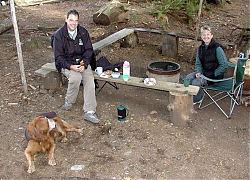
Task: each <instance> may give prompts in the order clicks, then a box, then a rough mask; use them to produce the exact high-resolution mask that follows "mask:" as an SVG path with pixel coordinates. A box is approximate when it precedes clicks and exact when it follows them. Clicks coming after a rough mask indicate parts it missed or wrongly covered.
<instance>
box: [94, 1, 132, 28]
mask: <svg viewBox="0 0 250 180" xmlns="http://www.w3.org/2000/svg"><path fill="white" fill-rule="evenodd" d="M93 21H94V23H96V24H101V25H105V26H108V25H110V24H111V23H113V22H127V21H128V12H127V10H126V9H125V4H123V3H120V2H117V1H116V2H110V3H107V4H106V5H105V6H103V7H101V9H100V10H99V11H97V12H96V13H95V14H94V15H93Z"/></svg>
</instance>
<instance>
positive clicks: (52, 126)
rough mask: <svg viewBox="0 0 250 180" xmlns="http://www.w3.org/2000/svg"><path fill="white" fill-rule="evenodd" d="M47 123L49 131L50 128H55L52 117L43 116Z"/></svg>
mask: <svg viewBox="0 0 250 180" xmlns="http://www.w3.org/2000/svg"><path fill="white" fill-rule="evenodd" d="M45 118H46V119H47V121H48V123H49V131H51V130H52V129H54V128H56V123H55V121H54V120H53V119H49V118H47V117H45Z"/></svg>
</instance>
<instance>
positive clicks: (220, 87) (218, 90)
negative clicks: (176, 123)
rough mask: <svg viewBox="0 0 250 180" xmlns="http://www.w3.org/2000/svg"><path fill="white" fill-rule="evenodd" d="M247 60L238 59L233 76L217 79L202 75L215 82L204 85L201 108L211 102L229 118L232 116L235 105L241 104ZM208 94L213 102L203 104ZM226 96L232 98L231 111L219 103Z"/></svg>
mask: <svg viewBox="0 0 250 180" xmlns="http://www.w3.org/2000/svg"><path fill="white" fill-rule="evenodd" d="M246 60H247V59H245V58H239V59H238V61H237V64H236V65H235V67H234V73H233V76H232V77H229V78H225V79H219V80H215V79H210V78H207V77H205V76H204V75H202V76H201V78H204V79H205V80H207V81H210V82H213V84H211V85H207V86H204V87H202V90H203V91H204V96H203V98H202V100H201V103H200V105H199V109H204V108H205V107H208V106H209V105H211V104H215V105H216V106H217V107H218V108H219V109H220V110H221V112H222V113H223V114H224V115H225V116H226V117H227V118H230V117H231V115H232V112H233V110H234V107H235V105H240V100H241V96H242V89H243V84H244V81H243V77H244V71H245V64H246ZM211 92H213V93H211ZM206 95H207V96H208V97H209V98H210V100H211V101H212V102H211V101H209V103H207V104H205V105H203V100H204V97H205V96H206ZM224 98H230V109H229V112H227V111H228V110H227V111H226V110H224V109H225V108H224V109H222V107H221V106H220V105H219V104H218V103H217V102H218V101H220V100H222V99H224Z"/></svg>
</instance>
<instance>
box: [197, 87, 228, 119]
mask: <svg viewBox="0 0 250 180" xmlns="http://www.w3.org/2000/svg"><path fill="white" fill-rule="evenodd" d="M203 91H204V92H205V94H206V95H207V96H208V97H209V98H210V99H211V100H212V102H210V103H208V104H206V105H204V106H203V107H200V106H199V108H200V109H204V108H205V107H208V106H209V105H211V104H215V105H216V106H217V107H218V108H219V109H220V111H221V112H222V113H223V114H224V115H225V116H226V118H230V116H229V115H227V113H226V112H225V111H224V110H223V109H222V108H221V107H220V105H219V104H218V103H217V101H220V100H222V99H224V98H226V97H227V96H228V94H227V95H224V96H223V97H221V98H219V99H216V100H214V97H216V96H218V94H216V95H215V96H211V95H210V94H209V93H208V91H207V90H205V89H203ZM219 94H222V93H219Z"/></svg>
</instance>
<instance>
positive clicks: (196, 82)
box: [186, 72, 207, 103]
mask: <svg viewBox="0 0 250 180" xmlns="http://www.w3.org/2000/svg"><path fill="white" fill-rule="evenodd" d="M196 73H197V72H192V73H190V74H188V75H187V76H186V79H187V80H189V82H190V84H191V85H194V86H199V87H201V86H205V85H207V81H206V80H205V79H202V78H196V76H195V74H196ZM203 96H204V92H203V90H202V89H200V90H199V92H198V94H197V95H195V96H193V102H194V103H195V102H199V101H200V100H201V99H202V98H203Z"/></svg>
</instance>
